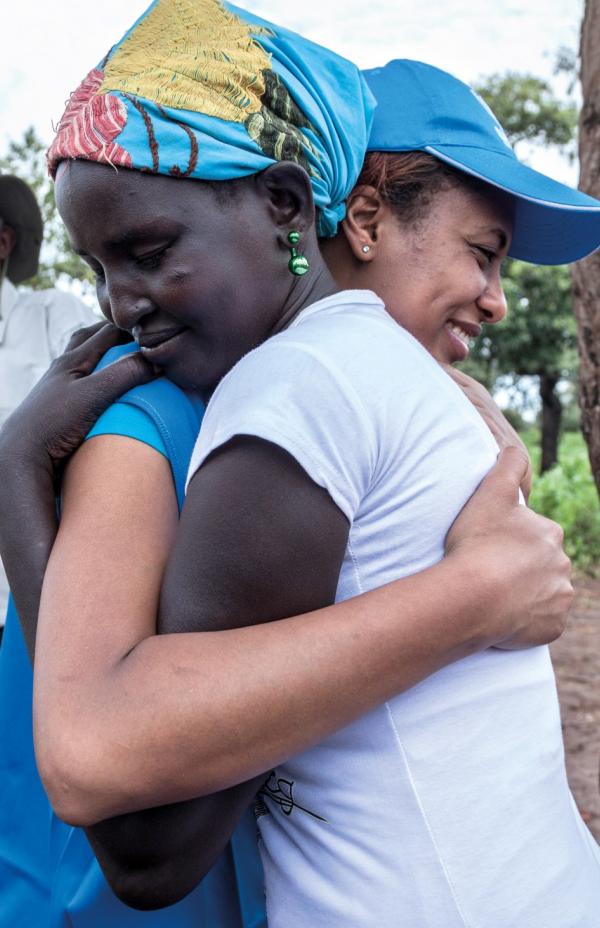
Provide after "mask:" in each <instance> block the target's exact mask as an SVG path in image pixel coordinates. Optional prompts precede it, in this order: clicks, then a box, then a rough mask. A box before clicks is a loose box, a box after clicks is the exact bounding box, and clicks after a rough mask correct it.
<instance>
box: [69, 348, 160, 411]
mask: <svg viewBox="0 0 600 928" xmlns="http://www.w3.org/2000/svg"><path fill="white" fill-rule="evenodd" d="M157 376H158V372H157V369H156V368H155V367H154V366H153V365H152V364H150V362H149V361H147V360H146V358H144V356H143V355H142V354H141V353H140V352H139V351H135V352H132V353H131V354H126V355H124V356H123V357H121V358H119V359H118V360H117V361H113V363H112V364H108V365H107V366H106V367H103V368H102V370H99V371H94V373H93V374H90V375H89V377H87V378H86V380H87V383H88V384H89V386H90V388H91V389H92V390H93V392H94V394H95V396H97V398H98V401H99V404H100V406H101V407H102V408H103V409H104V408H106V407H107V406H109V405H110V404H111V403H114V402H115V401H116V400H118V399H119V397H120V396H122V395H123V394H124V393H127V391H128V390H131V389H132V388H133V387H138V386H140V385H141V384H144V383H149V382H150V381H151V380H155V379H156V377H157Z"/></svg>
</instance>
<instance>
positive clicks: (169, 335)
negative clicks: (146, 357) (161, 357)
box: [133, 328, 183, 354]
mask: <svg viewBox="0 0 600 928" xmlns="http://www.w3.org/2000/svg"><path fill="white" fill-rule="evenodd" d="M182 332H183V328H180V329H163V330H162V331H160V332H140V333H138V334H135V332H134V335H133V337H134V338H135V340H136V342H137V343H138V345H139V347H140V350H141V351H143V352H144V354H148V353H149V352H151V351H154V350H155V349H157V348H162V347H163V345H166V344H167V342H170V341H172V340H173V339H174V338H176V337H177V336H178V335H181V333H182Z"/></svg>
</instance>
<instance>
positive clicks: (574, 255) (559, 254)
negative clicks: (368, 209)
mask: <svg viewBox="0 0 600 928" xmlns="http://www.w3.org/2000/svg"><path fill="white" fill-rule="evenodd" d="M363 74H364V76H365V79H366V81H367V83H368V85H369V87H370V89H371V91H372V92H373V94H374V96H375V98H376V100H377V104H378V105H377V108H376V110H375V119H374V122H373V127H372V129H371V135H370V138H369V144H368V150H369V151H425V152H429V154H431V155H435V157H436V158H440V159H441V160H442V161H445V162H446V164H448V165H450V166H451V167H453V168H456V169H457V170H459V171H464V172H465V173H467V174H471V175H472V176H473V177H477V178H479V179H480V180H482V181H485V182H486V183H488V184H492V185H493V186H494V187H498V188H499V189H500V190H504V191H505V192H506V193H508V194H510V195H511V197H513V198H514V204H515V214H514V230H513V239H512V243H511V247H510V251H509V254H510V256H511V257H513V258H520V259H521V260H522V261H531V262H533V263H535V264H568V263H569V262H571V261H577V260H579V259H580V258H584V257H585V256H586V255H588V254H590V253H591V252H592V251H595V250H596V248H598V247H600V201H598V200H595V199H594V198H593V197H590V196H587V194H585V193H582V192H581V191H580V190H573V189H572V188H571V187H567V186H566V185H565V184H559V183H558V182H557V181H555V180H552V178H550V177H547V176H546V175H545V174H540V172H539V171H534V170H533V169H532V168H529V167H527V165H525V164H522V163H521V162H520V161H519V160H518V159H517V157H516V155H515V153H514V151H513V150H512V148H511V145H510V142H509V141H508V139H507V137H506V133H505V132H504V129H503V128H502V126H501V125H500V123H499V122H498V120H497V119H496V117H495V116H494V114H493V113H492V111H491V110H490V108H489V106H488V105H487V104H486V103H484V101H483V100H482V99H481V97H480V96H479V95H478V94H477V93H475V91H474V90H472V89H471V88H470V87H469V86H468V85H467V84H464V83H463V82H462V81H459V80H458V79H457V78H456V77H453V76H452V75H451V74H448V73H447V72H446V71H441V70H440V69H439V68H434V67H433V66H432V65H430V64H424V62H422V61H410V60H408V59H406V58H403V59H396V60H394V61H390V62H389V63H388V64H386V65H385V66H384V67H383V68H372V69H370V70H368V71H363Z"/></svg>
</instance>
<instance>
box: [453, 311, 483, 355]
mask: <svg viewBox="0 0 600 928" xmlns="http://www.w3.org/2000/svg"><path fill="white" fill-rule="evenodd" d="M446 329H447V330H448V332H449V333H450V337H451V338H452V340H453V342H454V345H455V351H457V353H458V357H457V358H456V360H459V361H464V360H465V358H466V357H467V356H468V354H469V351H470V350H471V347H472V345H473V342H474V341H475V339H476V338H477V336H478V335H481V326H480V325H477V324H476V323H474V322H467V321H462V320H460V321H459V320H458V319H449V320H448V321H447V322H446Z"/></svg>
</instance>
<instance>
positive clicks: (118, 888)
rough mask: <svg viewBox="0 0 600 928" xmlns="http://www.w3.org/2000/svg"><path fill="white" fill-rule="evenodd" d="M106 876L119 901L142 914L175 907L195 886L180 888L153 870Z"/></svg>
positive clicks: (131, 871) (130, 871) (124, 872)
mask: <svg viewBox="0 0 600 928" xmlns="http://www.w3.org/2000/svg"><path fill="white" fill-rule="evenodd" d="M105 876H106V877H107V882H108V884H109V886H110V888H111V889H112V891H113V893H114V894H115V896H116V897H117V899H119V900H120V901H121V902H122V903H124V905H126V906H129V908H131V909H137V910H138V911H140V912H152V911H154V910H156V909H165V908H167V907H168V906H171V905H175V903H176V902H180V901H181V899H183V898H184V897H185V896H187V895H188V893H190V892H191V891H192V890H193V889H194V886H188V887H186V886H179V885H177V884H176V883H174V882H173V880H172V879H171V880H170V881H167V880H165V879H164V878H163V879H161V877H160V875H159V874H156V873H155V872H153V871H152V870H149V871H135V870H129V871H123V872H120V873H119V874H112V875H111V876H110V877H109V876H108V875H107V874H105Z"/></svg>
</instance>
